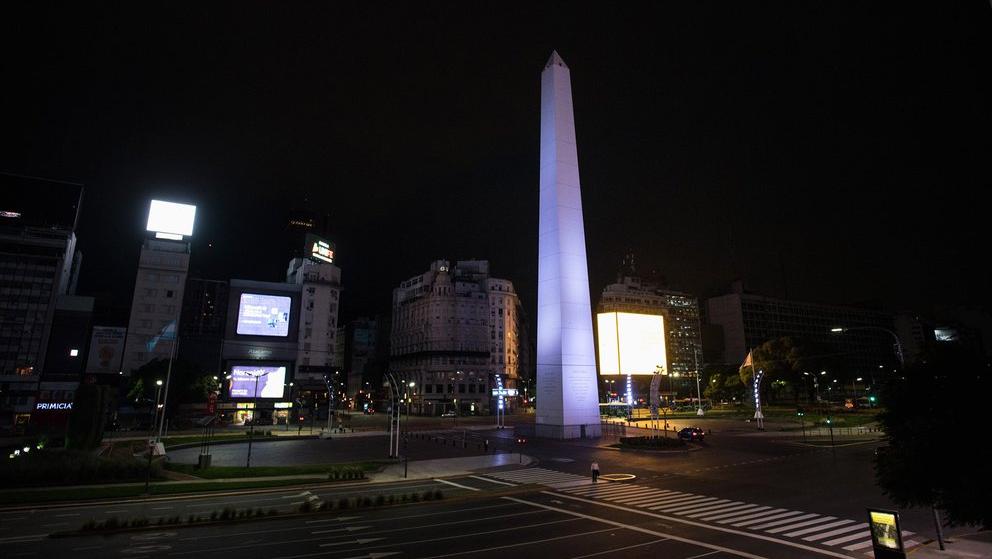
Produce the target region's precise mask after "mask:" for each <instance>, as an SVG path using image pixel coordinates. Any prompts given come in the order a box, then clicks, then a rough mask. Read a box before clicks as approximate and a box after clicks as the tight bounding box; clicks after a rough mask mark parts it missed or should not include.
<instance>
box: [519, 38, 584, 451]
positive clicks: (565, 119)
mask: <svg viewBox="0 0 992 559" xmlns="http://www.w3.org/2000/svg"><path fill="white" fill-rule="evenodd" d="M575 144H576V139H575V117H574V115H573V113H572V78H571V74H570V71H569V69H568V66H566V65H565V62H564V61H563V60H562V59H561V57H560V56H558V53H557V52H553V53H551V58H550V59H548V62H547V64H545V66H544V71H543V72H541V169H540V190H541V192H540V222H539V226H538V265H537V414H536V415H537V417H536V421H535V429H536V432H537V435H538V436H542V437H550V438H560V439H572V438H578V437H582V438H585V437H599V436H600V422H599V391H598V389H597V386H598V385H599V382H598V379H597V378H596V351H595V349H594V346H593V331H592V308H591V306H590V304H589V270H588V263H587V260H586V236H585V229H584V226H583V224H582V192H581V190H580V187H579V158H578V153H577V152H576V148H575Z"/></svg>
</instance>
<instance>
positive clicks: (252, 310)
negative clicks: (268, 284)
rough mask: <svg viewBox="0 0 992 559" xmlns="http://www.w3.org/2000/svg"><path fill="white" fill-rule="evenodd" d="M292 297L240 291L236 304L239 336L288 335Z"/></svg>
mask: <svg viewBox="0 0 992 559" xmlns="http://www.w3.org/2000/svg"><path fill="white" fill-rule="evenodd" d="M292 308H293V299H292V298H290V297H283V296H280V295H263V294H261V293H242V294H241V302H240V303H239V304H238V325H237V333H238V334H239V335H241V336H277V337H283V338H284V337H286V336H287V335H289V314H290V312H291V309H292Z"/></svg>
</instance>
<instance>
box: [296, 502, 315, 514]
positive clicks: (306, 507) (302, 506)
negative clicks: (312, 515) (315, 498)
mask: <svg viewBox="0 0 992 559" xmlns="http://www.w3.org/2000/svg"><path fill="white" fill-rule="evenodd" d="M311 510H313V506H312V505H311V504H310V501H303V502H302V503H300V508H299V511H300V512H310V511H311Z"/></svg>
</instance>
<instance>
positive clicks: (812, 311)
mask: <svg viewBox="0 0 992 559" xmlns="http://www.w3.org/2000/svg"><path fill="white" fill-rule="evenodd" d="M705 315H706V321H707V323H709V324H711V325H717V326H719V327H720V328H722V330H723V339H724V352H723V355H722V361H723V362H724V363H727V364H739V363H741V362H743V361H744V358H745V357H746V356H747V353H748V351H749V350H750V349H753V348H755V347H757V346H759V345H761V344H762V343H764V342H766V341H768V340H772V339H775V338H781V337H792V338H795V339H797V340H799V341H800V342H802V343H805V344H809V345H812V346H814V347H817V348H821V349H822V350H823V351H824V353H825V354H829V355H830V356H832V357H833V358H834V359H836V360H837V362H838V363H841V364H842V366H843V367H844V369H846V372H847V373H849V374H855V373H867V372H870V371H872V372H873V371H877V370H878V369H879V368H880V367H885V366H891V365H893V364H895V363H896V361H897V357H896V352H895V349H894V342H895V341H894V338H893V336H894V335H895V334H894V333H893V321H892V315H891V314H889V313H886V312H883V311H880V310H876V309H868V308H860V307H854V306H840V305H825V304H821V303H810V302H805V301H793V300H787V299H778V298H774V297H765V296H763V295H758V294H755V293H748V292H746V291H744V287H743V284H742V283H740V282H736V283H735V284H734V286H733V290H732V292H731V293H728V294H726V295H721V296H718V297H711V298H709V299H707V300H706V306H705ZM834 328H845V329H847V330H846V331H845V332H832V331H831V330H832V329H834Z"/></svg>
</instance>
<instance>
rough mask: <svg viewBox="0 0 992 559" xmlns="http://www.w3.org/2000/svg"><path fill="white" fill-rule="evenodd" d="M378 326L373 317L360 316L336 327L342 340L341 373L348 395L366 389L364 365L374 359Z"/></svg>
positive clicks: (350, 395) (351, 395) (352, 396)
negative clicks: (341, 326) (342, 326)
mask: <svg viewBox="0 0 992 559" xmlns="http://www.w3.org/2000/svg"><path fill="white" fill-rule="evenodd" d="M377 334H378V327H377V325H376V320H375V319H374V318H368V317H360V318H358V319H355V320H352V321H351V322H349V323H348V324H346V325H345V326H344V328H339V329H338V335H339V336H340V338H339V340H340V341H341V342H342V354H341V359H340V361H341V373H342V375H344V376H345V377H346V378H347V380H345V381H344V382H345V384H346V386H347V392H348V396H349V397H351V398H354V397H355V395H356V394H358V392H359V391H360V390H361V391H363V392H364V391H367V389H368V388H371V385H369V386H368V387H366V384H365V383H366V382H367V379H366V370H365V369H366V367H367V366H368V365H369V364H370V363H371V362H372V361H373V360H374V359H375V354H376V337H377Z"/></svg>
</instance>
